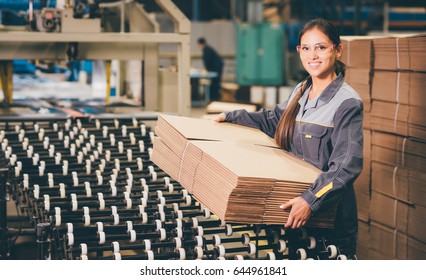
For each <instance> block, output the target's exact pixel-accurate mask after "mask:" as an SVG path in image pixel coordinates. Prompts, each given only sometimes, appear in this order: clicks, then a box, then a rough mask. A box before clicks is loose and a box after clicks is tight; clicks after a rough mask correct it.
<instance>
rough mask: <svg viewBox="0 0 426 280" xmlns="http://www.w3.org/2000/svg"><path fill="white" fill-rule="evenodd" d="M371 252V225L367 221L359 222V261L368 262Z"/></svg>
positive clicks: (357, 250) (357, 251)
mask: <svg viewBox="0 0 426 280" xmlns="http://www.w3.org/2000/svg"><path fill="white" fill-rule="evenodd" d="M369 250H370V225H369V223H368V222H365V221H361V220H359V221H358V242H357V249H356V256H357V258H358V259H359V260H367V259H368V252H369Z"/></svg>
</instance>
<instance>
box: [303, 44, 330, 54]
mask: <svg viewBox="0 0 426 280" xmlns="http://www.w3.org/2000/svg"><path fill="white" fill-rule="evenodd" d="M335 46H336V45H329V44H324V43H318V44H315V45H306V44H303V45H298V46H297V47H296V50H297V52H298V53H299V54H300V55H308V54H311V53H312V50H314V51H315V53H316V54H318V55H324V54H327V53H329V52H332V51H333V50H334V48H335Z"/></svg>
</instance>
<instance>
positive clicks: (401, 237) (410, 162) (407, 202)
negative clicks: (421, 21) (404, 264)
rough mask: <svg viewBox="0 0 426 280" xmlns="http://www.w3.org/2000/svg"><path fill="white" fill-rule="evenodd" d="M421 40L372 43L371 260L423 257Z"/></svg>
mask: <svg viewBox="0 0 426 280" xmlns="http://www.w3.org/2000/svg"><path fill="white" fill-rule="evenodd" d="M425 43H426V35H417V36H392V37H386V38H376V39H374V42H373V44H374V53H375V62H374V75H373V87H372V107H371V108H372V109H371V129H372V131H373V133H372V149H371V152H372V170H371V172H372V176H371V178H372V181H371V205H370V209H371V212H370V252H369V258H370V259H425V257H426V225H425V217H426V201H425V198H426V189H425V188H426V180H425V179H426V175H425V173H424V170H425V169H424V166H425V165H426V152H425V151H426V114H425V113H424V111H425V109H426V98H425V97H424V89H425V87H426V64H425V61H426V60H425V59H426V54H425V52H424V46H425Z"/></svg>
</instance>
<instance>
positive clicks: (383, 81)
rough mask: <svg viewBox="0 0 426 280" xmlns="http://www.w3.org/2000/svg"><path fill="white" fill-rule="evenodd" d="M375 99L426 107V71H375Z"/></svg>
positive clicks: (373, 94) (373, 83) (373, 92)
mask: <svg viewBox="0 0 426 280" xmlns="http://www.w3.org/2000/svg"><path fill="white" fill-rule="evenodd" d="M372 85H373V86H372V91H371V92H372V98H373V99H374V100H380V101H387V102H393V103H400V104H404V105H411V106H414V107H422V108H423V107H426V98H425V96H424V91H425V88H426V73H416V72H401V71H399V72H395V71H374V78H373V82H372Z"/></svg>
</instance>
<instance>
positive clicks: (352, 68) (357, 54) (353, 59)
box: [341, 36, 379, 259]
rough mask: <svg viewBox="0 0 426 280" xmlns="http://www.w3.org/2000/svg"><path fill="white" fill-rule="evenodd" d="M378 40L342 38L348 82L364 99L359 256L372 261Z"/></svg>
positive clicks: (358, 195) (357, 192)
mask: <svg viewBox="0 0 426 280" xmlns="http://www.w3.org/2000/svg"><path fill="white" fill-rule="evenodd" d="M375 38H379V37H376V36H342V37H341V40H342V44H343V55H342V57H341V60H342V62H343V63H345V65H346V75H345V81H346V82H347V83H348V84H349V85H350V86H352V87H353V88H354V89H355V90H356V91H357V92H358V94H359V95H360V97H361V99H362V101H363V104H364V116H363V136H364V165H363V168H362V172H361V174H360V175H359V177H358V179H357V180H356V181H355V183H354V187H355V195H356V199H357V208H358V221H359V222H358V225H359V228H360V231H359V242H358V243H357V244H358V250H357V256H358V257H359V258H360V259H366V258H368V250H369V248H370V244H369V237H368V232H369V221H370V181H371V125H370V123H371V121H370V120H371V116H370V115H371V98H372V96H371V91H372V80H373V71H374V56H375V54H374V45H373V39H375Z"/></svg>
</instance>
